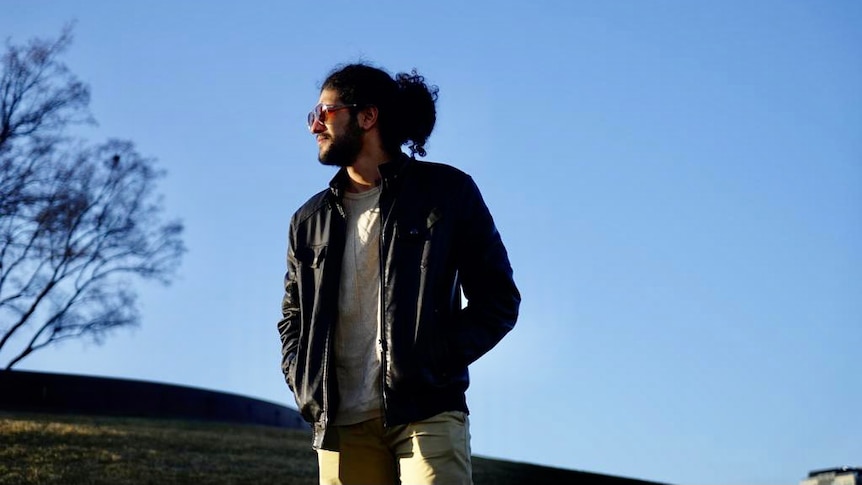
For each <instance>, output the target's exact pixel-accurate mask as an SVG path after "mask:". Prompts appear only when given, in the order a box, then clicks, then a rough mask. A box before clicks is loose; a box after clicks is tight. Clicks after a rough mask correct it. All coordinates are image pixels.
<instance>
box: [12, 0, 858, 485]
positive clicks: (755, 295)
mask: <svg viewBox="0 0 862 485" xmlns="http://www.w3.org/2000/svg"><path fill="white" fill-rule="evenodd" d="M0 12H2V14H0V36H2V37H4V38H8V37H11V38H12V39H13V41H16V42H21V41H23V40H25V39H27V38H30V37H33V36H42V37H54V36H56V35H57V34H58V33H59V31H60V29H61V27H62V26H63V25H64V24H65V23H66V22H68V21H70V20H77V24H76V27H75V43H74V45H73V47H72V49H71V51H70V52H69V53H68V55H67V56H66V59H67V63H68V64H69V66H70V67H71V68H72V69H73V70H74V71H75V72H76V73H77V74H78V75H79V76H80V77H81V78H82V79H83V80H85V81H86V82H88V83H89V84H90V86H91V88H92V93H93V101H92V105H91V108H92V111H93V114H94V115H95V117H96V118H97V119H98V121H99V126H98V127H93V128H88V129H86V130H84V134H85V135H86V136H88V137H90V138H91V139H93V140H96V141H97V140H102V139H104V138H107V137H121V138H128V139H131V140H133V141H134V142H135V143H136V144H137V147H138V149H139V150H140V151H141V152H142V153H143V154H145V155H150V156H154V157H156V158H158V159H159V164H160V166H161V167H163V168H165V169H167V171H168V176H167V178H166V179H164V180H163V182H162V184H161V189H162V193H163V194H164V196H165V203H166V207H167V211H168V213H169V214H170V215H172V216H176V217H179V218H181V219H182V220H183V221H184V222H185V224H186V237H185V239H186V243H187V245H188V247H189V252H188V254H187V255H186V257H185V259H184V263H183V266H182V268H181V270H180V273H179V277H178V279H177V281H176V282H175V283H174V284H173V285H172V286H170V287H168V288H163V287H159V286H149V285H141V286H140V296H141V298H140V304H141V310H142V314H143V325H142V326H141V327H140V328H138V329H136V330H134V331H130V332H122V333H118V334H116V335H115V336H114V337H113V338H111V339H110V340H108V341H107V343H106V344H105V345H102V346H95V345H92V344H84V343H67V344H65V345H63V346H62V347H59V348H56V349H52V350H45V351H42V352H40V353H37V354H34V355H33V356H31V357H30V358H28V359H27V360H25V361H23V362H22V364H21V365H20V367H19V368H20V369H22V370H26V369H29V370H44V371H59V372H71V373H83V374H97V375H107V376H117V377H127V378H136V379H147V380H154V381H160V382H170V383H179V384H184V385H192V386H197V387H203V388H210V389H216V390H223V391H229V392H235V393H240V394H244V395H249V396H253V397H258V398H262V399H266V400H271V401H275V402H279V403H284V404H288V405H292V404H293V398H292V396H291V395H290V393H289V390H288V389H287V387H286V385H285V384H284V381H283V379H282V376H281V372H280V369H279V362H280V347H279V341H278V335H277V332H276V328H275V324H276V321H277V320H278V318H279V316H280V299H281V292H282V288H281V281H282V277H283V272H284V252H285V246H286V234H287V226H288V223H289V218H290V215H291V214H292V212H293V211H294V210H295V209H296V208H297V207H298V206H299V205H300V204H301V203H302V202H304V201H305V200H306V199H307V198H308V197H309V196H310V195H312V194H313V193H315V192H317V191H318V190H320V189H321V188H323V187H324V185H325V184H326V182H327V181H328V180H329V178H330V177H331V176H332V170H331V169H330V168H327V167H322V166H320V165H319V164H318V162H317V161H316V146H315V143H314V141H313V138H312V137H311V136H310V135H309V134H308V132H307V130H306V127H305V114H306V113H307V112H308V110H309V108H310V107H311V106H312V105H313V104H315V102H316V100H317V96H318V86H319V83H320V82H321V81H322V79H323V78H324V77H325V75H326V73H327V72H328V71H329V70H330V69H331V68H332V67H333V66H334V65H336V64H338V63H342V62H349V61H356V60H367V61H372V62H374V63H376V64H378V65H381V66H383V67H385V68H387V69H388V70H390V71H391V72H397V71H405V70H409V69H411V68H414V67H415V68H417V69H418V70H419V72H420V73H421V74H424V75H425V76H426V77H427V78H428V80H429V81H431V82H432V83H435V84H437V85H438V86H439V87H440V101H439V104H438V110H439V112H438V126H437V129H436V130H435V133H434V134H433V135H432V137H431V139H430V143H429V144H428V147H427V148H428V157H426V158H427V159H430V160H435V161H444V162H448V163H451V164H453V165H455V166H457V167H460V168H461V169H463V170H465V171H467V172H468V173H470V174H471V175H473V177H474V179H475V180H476V181H477V183H478V185H479V187H480V188H481V189H482V191H483V194H484V196H485V199H486V202H487V203H488V205H489V206H490V208H491V210H492V212H493V214H494V216H495V220H496V222H497V225H498V228H499V229H500V232H501V233H502V235H503V239H504V242H505V243H506V245H507V247H508V249H509V253H510V257H511V260H512V264H513V267H514V269H515V277H516V281H517V283H518V284H519V286H520V288H521V291H522V294H523V305H522V314H521V319H520V321H519V323H518V326H517V327H516V329H515V330H514V331H513V332H512V333H511V334H510V335H509V336H508V337H507V338H506V339H505V340H504V341H503V342H502V343H501V344H500V345H499V346H498V347H497V348H495V349H494V350H493V351H492V352H491V353H490V354H488V355H487V356H486V357H485V358H483V359H481V360H480V361H479V362H477V363H476V364H475V365H474V366H472V368H471V372H472V377H473V384H472V387H471V389H470V391H469V393H468V400H469V404H470V406H471V409H472V416H471V420H472V426H473V428H472V431H473V450H474V452H475V453H477V454H480V455H484V456H491V457H498V458H504V459H510V460H515V461H524V462H532V463H539V464H548V465H553V466H560V467H566V468H574V469H581V470H588V471H593V472H599V473H609V474H614V475H622V476H629V477H637V478H642V479H649V480H656V481H664V482H670V483H677V484H682V483H688V484H740V485H742V484H752V485H753V484H763V485H767V484H769V485H776V484H794V483H798V482H799V481H800V480H801V479H802V478H804V477H805V475H806V473H807V472H808V471H809V470H812V469H818V468H824V467H832V466H839V465H853V464H857V465H858V464H862V463H860V459H862V458H860V457H862V442H860V441H859V439H858V435H859V433H858V426H857V424H858V422H859V416H860V415H859V403H860V402H862V386H860V385H859V376H860V375H862V362H860V358H859V355H860V351H859V349H860V347H862V297H860V295H862V88H860V87H862V47H860V46H862V4H860V3H859V2H856V1H850V0H834V1H828V2H814V1H796V0H784V1H768V0H764V1H755V2H748V1H745V2H743V1H737V0H728V1H722V2H688V1H681V0H680V1H662V0H644V1H612V2H580V1H571V2H563V1H558V2H551V1H531V2H506V1H500V2H482V1H480V2H453V1H448V0H444V1H439V2H433V3H431V2H426V3H421V4H420V3H416V2H395V1H385V2H350V1H333V2H329V3H326V4H321V3H317V4H314V3H300V2H276V1H271V2H266V1H248V2H242V3H240V2H227V1H212V2H190V1H189V2H174V1H164V0H160V1H150V2H113V1H107V0H105V1H77V2H48V1H45V0H36V1H29V2H24V1H14V0H2V1H0Z"/></svg>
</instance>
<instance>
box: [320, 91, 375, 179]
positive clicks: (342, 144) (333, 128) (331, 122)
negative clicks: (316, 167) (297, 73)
mask: <svg viewBox="0 0 862 485" xmlns="http://www.w3.org/2000/svg"><path fill="white" fill-rule="evenodd" d="M319 102H320V103H321V104H324V105H329V106H339V105H341V104H342V103H341V99H340V98H339V96H338V93H337V92H336V91H334V90H332V89H324V90H323V91H321V92H320V99H319ZM311 132H312V133H314V135H315V136H316V137H317V150H318V152H317V159H318V160H320V163H322V164H323V165H333V166H337V167H348V166H350V165H353V164H354V163H355V162H356V157H357V156H358V155H359V152H360V151H361V150H362V143H363V140H362V135H363V133H364V131H363V130H362V128H361V127H360V126H359V123H358V122H357V121H356V117H355V116H351V115H350V110H349V109H337V110H333V111H331V112H329V113H326V114H324V115H323V116H322V117H321V120H320V121H319V122H315V123H314V124H313V125H312V126H311Z"/></svg>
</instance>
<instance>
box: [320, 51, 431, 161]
mask: <svg viewBox="0 0 862 485" xmlns="http://www.w3.org/2000/svg"><path fill="white" fill-rule="evenodd" d="M323 89H332V90H334V91H336V92H337V93H338V95H339V97H340V98H341V102H342V103H345V104H356V105H358V108H354V109H352V110H351V111H352V112H353V113H354V114H355V113H356V112H357V110H358V109H361V108H362V107H364V106H369V105H373V106H376V107H377V112H378V115H377V116H378V126H379V128H380V137H381V140H382V143H383V148H384V149H385V150H386V151H387V152H389V153H398V152H400V151H401V147H402V146H403V145H405V144H409V148H410V155H411V156H415V155H416V154H419V156H421V157H424V156H425V154H426V152H425V143H426V142H427V141H428V137H429V136H431V132H432V131H433V130H434V124H435V123H436V121H437V108H436V102H437V93H438V91H439V89H438V88H437V86H433V85H432V86H429V85H428V84H426V82H425V78H424V77H423V76H420V75H419V73H417V72H416V69H413V70H412V71H411V72H410V73H406V72H400V73H398V74H397V75H395V77H394V78H393V77H391V76H390V75H389V74H388V73H387V72H386V71H384V70H382V69H379V68H377V67H374V66H371V65H369V64H364V63H357V64H347V65H344V66H339V67H337V68H336V69H335V70H333V71H332V72H331V73H330V74H329V75H328V76H327V78H326V80H325V81H324V82H323V85H322V86H321V90H323Z"/></svg>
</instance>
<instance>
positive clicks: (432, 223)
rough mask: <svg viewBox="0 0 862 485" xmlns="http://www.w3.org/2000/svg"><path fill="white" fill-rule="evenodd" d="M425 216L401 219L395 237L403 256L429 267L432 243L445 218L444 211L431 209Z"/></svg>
mask: <svg viewBox="0 0 862 485" xmlns="http://www.w3.org/2000/svg"><path fill="white" fill-rule="evenodd" d="M425 214H427V215H426V216H425V217H421V214H420V217H416V218H411V219H405V220H402V221H399V223H398V226H397V228H396V233H395V238H396V240H397V242H398V245H399V247H400V252H401V254H402V257H405V258H407V259H409V260H412V261H417V260H418V262H419V266H420V267H422V268H425V267H427V265H428V258H429V254H430V248H431V243H432V241H433V238H434V234H435V230H436V228H437V226H438V225H439V222H440V220H441V219H442V218H443V215H442V212H441V211H440V210H439V209H437V208H434V209H431V210H430V211H428V212H425Z"/></svg>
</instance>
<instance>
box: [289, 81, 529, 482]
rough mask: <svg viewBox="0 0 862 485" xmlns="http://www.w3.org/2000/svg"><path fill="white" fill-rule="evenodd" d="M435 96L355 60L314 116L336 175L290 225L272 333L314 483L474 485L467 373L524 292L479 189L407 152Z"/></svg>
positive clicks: (425, 129) (420, 139) (503, 329)
mask: <svg viewBox="0 0 862 485" xmlns="http://www.w3.org/2000/svg"><path fill="white" fill-rule="evenodd" d="M436 100H437V88H436V87H433V86H432V87H430V88H429V87H428V86H427V85H426V84H425V80H424V78H423V77H422V76H419V75H418V74H417V73H416V71H415V70H414V71H413V72H412V73H411V74H407V73H400V74H398V75H397V76H396V77H395V78H394V79H393V78H392V77H390V75H389V74H387V73H386V72H385V71H382V70H380V69H378V68H375V67H372V66H369V65H365V64H352V65H347V66H344V67H342V68H340V69H337V70H335V71H333V72H332V73H331V74H330V75H329V77H327V79H326V81H324V83H323V86H322V88H321V92H320V99H319V104H318V105H317V106H315V107H314V109H313V110H312V111H311V113H309V115H308V127H309V129H310V130H311V132H312V133H313V134H314V135H315V136H316V139H317V145H318V150H319V153H318V158H319V160H320V162H321V163H322V164H324V165H332V166H337V167H339V170H338V173H337V174H336V175H335V177H334V178H333V179H332V181H331V182H330V184H329V188H328V189H326V190H324V191H322V192H320V193H318V194H317V195H315V196H314V197H312V198H311V199H309V200H308V202H306V203H305V204H304V205H303V206H302V207H301V208H300V209H299V210H298V211H297V212H296V213H295V214H294V215H293V218H292V219H291V223H290V240H289V247H288V253H287V275H286V277H285V294H284V300H283V304H282V311H283V318H282V320H281V321H280V322H279V324H278V330H279V334H280V336H281V342H282V370H283V371H284V374H285V378H286V380H287V383H288V385H289V386H290V389H291V390H292V391H293V393H294V395H295V398H296V404H297V407H298V409H299V411H300V412H301V413H302V416H303V417H304V418H305V419H306V420H307V421H308V422H309V423H311V425H312V427H313V431H314V438H313V446H314V448H315V449H316V450H317V453H318V463H319V467H320V483H326V484H335V483H342V484H386V483H393V484H394V483H404V484H422V483H434V484H446V485H453V484H461V483H471V482H472V480H471V465H470V436H469V424H468V420H467V413H468V410H467V404H466V399H465V391H466V389H467V386H468V383H469V377H468V373H467V366H468V365H469V364H471V363H472V362H473V361H475V360H476V359H478V358H479V357H480V356H482V355H483V354H485V353H486V352H487V351H488V350H490V349H491V348H492V347H494V345H496V344H497V342H499V341H500V339H501V338H502V337H503V336H504V335H505V334H506V333H507V332H508V331H509V330H511V329H512V327H513V326H514V325H515V320H516V319H517V315H518V306H519V304H520V300H521V297H520V294H519V293H518V289H517V288H516V286H515V284H514V282H513V280H512V269H511V266H510V264H509V259H508V256H507V253H506V249H505V248H504V246H503V243H502V241H501V239H500V235H499V233H498V232H497V230H496V228H495V226H494V221H493V219H492V217H491V215H490V213H489V212H488V208H487V207H486V206H485V203H484V202H483V200H482V196H481V195H480V193H479V190H478V188H477V187H476V185H475V184H474V183H473V180H472V179H471V178H470V177H469V176H468V175H466V174H464V173H463V172H461V171H459V170H457V169H455V168H453V167H450V166H447V165H443V164H436V163H430V162H424V161H419V160H416V159H415V158H414V157H413V156H410V157H408V156H407V155H405V154H404V153H402V152H401V147H402V146H403V145H405V144H409V148H410V150H411V155H415V154H417V153H418V154H419V155H420V156H424V155H425V149H424V145H425V142H426V140H427V139H428V136H430V134H431V131H432V130H433V128H434V124H435V121H436V108H435V102H436ZM462 290H463V294H464V295H465V296H466V298H467V305H466V306H463V307H462V303H461V293H462Z"/></svg>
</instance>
